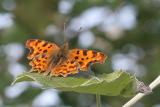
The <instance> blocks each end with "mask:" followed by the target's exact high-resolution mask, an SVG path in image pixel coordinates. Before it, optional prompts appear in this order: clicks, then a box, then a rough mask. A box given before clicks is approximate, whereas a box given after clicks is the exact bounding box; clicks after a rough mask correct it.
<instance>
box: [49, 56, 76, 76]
mask: <svg viewBox="0 0 160 107" xmlns="http://www.w3.org/2000/svg"><path fill="white" fill-rule="evenodd" d="M76 73H78V63H77V62H76V61H75V60H74V59H71V58H68V59H67V60H65V61H64V62H63V63H61V64H60V65H57V66H55V67H54V68H53V69H52V70H51V73H50V74H51V75H53V76H63V77H67V76H68V75H69V74H76Z"/></svg>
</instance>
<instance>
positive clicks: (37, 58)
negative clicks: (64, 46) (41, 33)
mask: <svg viewBox="0 0 160 107" xmlns="http://www.w3.org/2000/svg"><path fill="white" fill-rule="evenodd" d="M26 47H27V48H29V50H30V53H29V54H28V56H27V58H28V59H30V60H31V61H30V63H29V64H30V65H31V66H32V70H33V71H38V72H42V71H46V70H48V66H49V63H50V59H51V56H52V55H53V54H54V52H57V51H58V50H59V49H60V48H59V47H58V46H57V45H56V44H54V43H51V42H47V41H44V40H38V39H30V40H27V42H26Z"/></svg>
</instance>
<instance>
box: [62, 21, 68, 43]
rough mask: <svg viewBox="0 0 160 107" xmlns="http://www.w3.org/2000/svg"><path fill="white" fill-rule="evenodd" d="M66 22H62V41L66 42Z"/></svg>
mask: <svg viewBox="0 0 160 107" xmlns="http://www.w3.org/2000/svg"><path fill="white" fill-rule="evenodd" d="M66 33H67V32H66V23H64V25H63V42H64V43H66V42H67V41H68V40H67V37H66Z"/></svg>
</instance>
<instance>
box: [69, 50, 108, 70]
mask: <svg viewBox="0 0 160 107" xmlns="http://www.w3.org/2000/svg"><path fill="white" fill-rule="evenodd" d="M69 57H72V58H74V59H75V60H76V62H77V63H78V64H79V68H80V70H82V71H87V70H88V67H89V65H90V64H94V63H104V62H105V60H106V58H107V56H106V55H105V54H104V53H102V52H97V51H93V50H82V49H72V50H70V52H69Z"/></svg>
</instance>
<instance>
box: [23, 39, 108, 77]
mask: <svg viewBox="0 0 160 107" xmlns="http://www.w3.org/2000/svg"><path fill="white" fill-rule="evenodd" d="M26 47H27V48H29V50H30V53H29V55H28V56H27V58H28V59H29V60H30V63H29V65H31V66H32V71H37V72H38V73H47V74H48V73H49V74H50V75H51V76H63V77H66V76H68V75H69V74H76V73H78V72H79V70H82V71H87V70H88V67H89V65H90V64H94V63H104V61H105V59H106V58H107V56H106V55H105V54H104V53H102V52H96V51H93V50H83V49H71V50H69V49H68V47H69V46H68V43H67V42H66V43H64V44H63V45H62V46H60V47H59V46H57V45H56V44H55V43H51V42H48V41H44V40H38V39H29V40H27V42H26Z"/></svg>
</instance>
